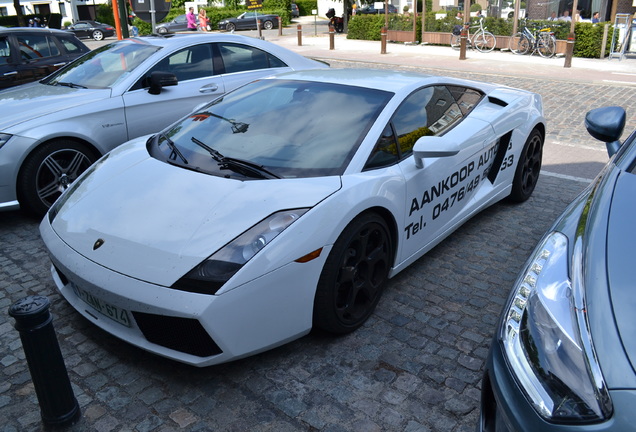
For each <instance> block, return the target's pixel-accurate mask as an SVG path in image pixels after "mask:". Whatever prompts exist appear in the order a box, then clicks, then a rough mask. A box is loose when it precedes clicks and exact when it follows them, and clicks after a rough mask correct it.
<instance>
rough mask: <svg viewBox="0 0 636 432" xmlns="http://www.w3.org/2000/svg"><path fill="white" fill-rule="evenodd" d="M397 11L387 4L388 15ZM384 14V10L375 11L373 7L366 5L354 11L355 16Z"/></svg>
mask: <svg viewBox="0 0 636 432" xmlns="http://www.w3.org/2000/svg"><path fill="white" fill-rule="evenodd" d="M397 12H398V10H397V8H396V7H395V6H393V5H392V4H389V13H397ZM383 13H384V8H382V9H376V8H374V7H373V5H367V6H364V7H361V8H360V9H358V10H357V11H356V14H383Z"/></svg>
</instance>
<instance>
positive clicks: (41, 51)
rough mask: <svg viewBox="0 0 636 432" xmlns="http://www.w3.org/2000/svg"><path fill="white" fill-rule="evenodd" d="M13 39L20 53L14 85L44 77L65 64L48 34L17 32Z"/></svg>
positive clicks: (63, 57)
mask: <svg viewBox="0 0 636 432" xmlns="http://www.w3.org/2000/svg"><path fill="white" fill-rule="evenodd" d="M15 40H16V42H17V47H18V50H19V53H20V61H19V64H17V65H16V70H17V71H18V78H17V79H16V82H15V84H16V85H17V84H22V83H25V82H31V81H36V80H39V79H41V78H44V77H45V76H47V75H49V74H51V73H53V72H54V71H56V70H57V69H59V68H60V67H61V66H64V64H66V58H65V56H64V55H63V54H62V52H61V51H60V49H59V47H58V46H57V44H56V43H55V41H54V40H53V38H52V36H50V35H46V34H19V35H16V37H15Z"/></svg>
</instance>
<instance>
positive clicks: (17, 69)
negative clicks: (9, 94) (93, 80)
mask: <svg viewBox="0 0 636 432" xmlns="http://www.w3.org/2000/svg"><path fill="white" fill-rule="evenodd" d="M89 51H90V49H89V48H88V47H87V46H86V45H84V44H83V43H82V42H81V41H80V40H79V39H77V37H76V36H75V35H73V34H72V33H68V32H65V31H62V30H53V29H47V28H32V27H16V28H2V29H0V89H3V88H7V87H12V86H15V85H18V84H24V83H28V82H31V81H36V80H38V79H40V78H44V77H45V76H47V75H49V74H51V73H53V72H54V71H56V70H57V69H59V68H60V67H62V66H64V65H65V64H67V63H70V62H71V61H72V60H75V59H76V58H77V57H79V56H81V55H83V54H84V53H87V52H89Z"/></svg>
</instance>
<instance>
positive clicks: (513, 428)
mask: <svg viewBox="0 0 636 432" xmlns="http://www.w3.org/2000/svg"><path fill="white" fill-rule="evenodd" d="M610 397H611V398H612V402H613V406H614V414H613V415H612V417H611V418H609V419H607V420H606V421H603V422H600V423H593V424H573V423H567V424H557V423H549V422H547V421H545V420H544V419H543V418H542V417H540V416H539V414H537V412H536V411H535V410H534V408H532V406H531V405H530V404H529V403H528V401H527V399H526V397H525V395H524V394H523V392H522V390H521V389H520V388H519V386H518V385H517V382H516V381H515V379H514V377H513V376H512V373H511V371H510V369H509V367H508V365H507V363H506V360H505V358H504V354H503V351H502V349H501V345H500V343H499V341H498V340H497V339H496V338H495V339H494V340H493V342H492V344H491V347H490V353H489V355H488V359H487V360H486V366H485V371H484V379H483V382H482V388H481V409H480V415H479V423H478V425H477V431H478V432H522V431H527V432H534V431H541V432H566V431H567V432H584V431H585V432H605V431H607V432H609V431H614V432H617V431H628V430H633V428H634V426H633V425H634V423H635V422H636V413H634V410H633V407H634V406H636V391H635V390H629V389H622V390H610Z"/></svg>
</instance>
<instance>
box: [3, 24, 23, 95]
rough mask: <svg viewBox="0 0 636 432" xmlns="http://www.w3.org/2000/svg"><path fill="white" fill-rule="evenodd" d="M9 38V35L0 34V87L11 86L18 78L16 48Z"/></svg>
mask: <svg viewBox="0 0 636 432" xmlns="http://www.w3.org/2000/svg"><path fill="white" fill-rule="evenodd" d="M11 39H12V37H11V36H0V88H7V87H11V86H13V85H15V83H16V82H17V81H18V80H19V76H18V69H17V67H16V66H17V59H18V56H17V52H16V51H17V50H16V49H15V48H13V43H12V40H11Z"/></svg>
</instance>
